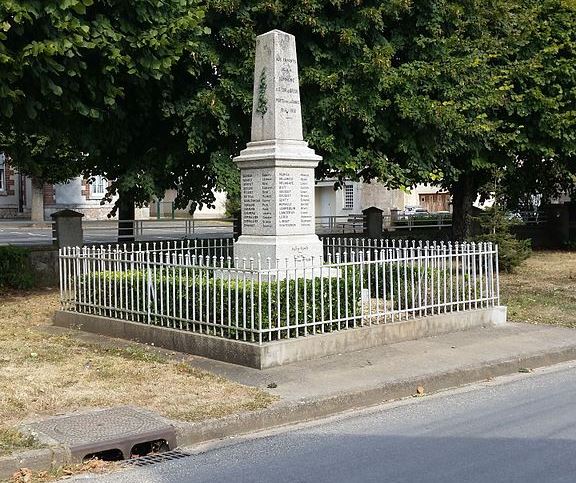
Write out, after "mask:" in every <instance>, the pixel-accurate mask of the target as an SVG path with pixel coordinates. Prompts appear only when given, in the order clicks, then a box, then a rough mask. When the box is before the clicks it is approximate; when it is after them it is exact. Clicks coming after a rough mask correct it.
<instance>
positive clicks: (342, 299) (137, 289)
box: [59, 241, 499, 344]
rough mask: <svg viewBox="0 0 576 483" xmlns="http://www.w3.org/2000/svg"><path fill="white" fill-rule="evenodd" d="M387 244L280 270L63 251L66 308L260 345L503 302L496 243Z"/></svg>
mask: <svg viewBox="0 0 576 483" xmlns="http://www.w3.org/2000/svg"><path fill="white" fill-rule="evenodd" d="M225 243H228V242H227V241H226V242H223V243H222V247H224V246H225ZM383 245H384V246H379V245H378V243H375V244H374V246H371V247H369V248H366V247H356V248H354V249H352V248H350V245H349V244H348V245H347V244H346V243H344V244H343V245H342V246H341V247H340V248H341V249H340V248H338V250H336V248H337V247H336V246H333V247H332V248H333V250H334V251H331V252H328V253H327V256H326V258H325V260H314V259H305V258H297V259H293V260H276V261H275V263H273V261H272V260H270V259H266V260H262V259H251V260H245V259H243V260H239V259H234V258H232V257H230V256H224V255H217V254H216V253H217V251H214V247H207V246H193V247H190V246H188V245H187V244H178V243H169V244H167V245H166V244H163V245H162V246H153V245H152V246H150V245H148V246H145V245H144V246H140V247H135V248H133V249H130V250H122V249H118V248H112V247H110V248H108V247H98V248H97V247H92V248H90V247H84V248H64V249H62V250H61V251H60V262H59V263H60V274H61V275H60V276H61V280H60V288H61V302H62V309H63V310H65V311H72V312H80V313H86V314H94V315H99V316H104V317H110V318H115V319H124V320H130V321H134V322H140V323H144V324H154V325H159V326H162V327H170V328H173V329H178V330H187V331H192V332H196V333H200V334H209V335H212V336H217V337H223V338H230V339H237V340H242V341H247V342H253V343H259V344H261V343H265V342H269V341H274V340H279V339H291V338H297V337H305V336H312V335H314V334H321V333H327V332H333V331H339V330H345V329H349V328H353V327H360V326H366V325H372V324H382V323H388V322H394V321H399V320H406V319H409V318H415V317H424V316H427V315H433V314H440V313H447V312H454V311H463V310H473V309H480V308H485V307H492V306H494V305H497V304H498V303H499V291H498V285H499V280H498V261H497V247H495V246H492V245H491V244H490V243H480V244H467V243H464V244H454V245H452V244H435V243H418V244H416V243H411V242H398V241H397V242H395V243H393V244H392V243H389V244H388V246H386V245H385V244H383ZM226 248H228V247H227V246H226ZM217 249H221V248H217ZM222 249H223V248H222Z"/></svg>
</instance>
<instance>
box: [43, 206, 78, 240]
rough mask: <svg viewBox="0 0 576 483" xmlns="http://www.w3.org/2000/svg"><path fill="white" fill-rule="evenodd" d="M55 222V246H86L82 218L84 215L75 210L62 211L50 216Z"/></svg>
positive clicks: (53, 229)
mask: <svg viewBox="0 0 576 483" xmlns="http://www.w3.org/2000/svg"><path fill="white" fill-rule="evenodd" d="M50 216H51V217H52V219H53V220H54V225H53V228H52V232H53V236H54V238H55V242H54V243H55V244H56V246H57V247H58V248H62V247H81V246H83V245H84V232H83V230H82V218H83V217H84V214H82V213H79V212H77V211H73V210H62V211H57V212H56V213H52V215H50Z"/></svg>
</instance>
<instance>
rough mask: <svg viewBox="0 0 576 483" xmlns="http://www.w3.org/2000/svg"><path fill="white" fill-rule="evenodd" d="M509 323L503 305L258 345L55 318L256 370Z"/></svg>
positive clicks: (80, 317) (79, 317)
mask: <svg viewBox="0 0 576 483" xmlns="http://www.w3.org/2000/svg"><path fill="white" fill-rule="evenodd" d="M505 322H506V307H501V306H499V307H492V308H487V309H479V310H468V311H464V312H450V313H446V314H438V315H431V316H428V317H421V318H416V319H409V320H405V321H400V322H393V323H386V324H378V325H371V326H367V327H359V328H356V329H347V330H340V331H335V332H331V333H328V334H318V335H311V336H308V337H299V338H295V339H287V340H279V341H273V342H266V343H263V344H257V343H249V342H243V341H239V340H234V339H223V338H220V337H214V336H211V335H205V334H196V333H194V332H188V331H185V330H176V329H169V328H166V327H160V326H156V325H148V324H143V323H138V322H130V321H127V320H120V319H110V318H107V317H100V316H97V315H88V314H78V313H74V312H65V311H59V312H56V315H55V316H54V324H55V325H59V326H61V327H70V328H80V329H82V330H86V331H88V332H95V333H97V334H103V335H107V336H111V337H119V338H122V339H128V340H135V341H138V342H143V343H149V344H150V343H154V345H156V346H157V347H164V348H165V349H170V350H175V351H178V352H185V353H189V354H195V355H199V356H203V357H208V358H211V359H216V360H220V361H224V362H231V363H233V364H239V365H242V366H248V367H254V368H256V369H266V368H269V367H275V366H281V365H284V364H289V363H293V362H298V361H307V360H312V359H318V358H321V357H326V356H330V355H334V354H342V353H345V352H354V351H358V350H362V349H367V348H370V347H377V346H379V345H386V344H394V343H396V342H402V341H406V340H414V339H419V338H422V337H430V336H435V335H440V334H446V333H448V332H454V331H458V330H465V329H471V328H473V327H483V326H491V325H501V324H504V323H505Z"/></svg>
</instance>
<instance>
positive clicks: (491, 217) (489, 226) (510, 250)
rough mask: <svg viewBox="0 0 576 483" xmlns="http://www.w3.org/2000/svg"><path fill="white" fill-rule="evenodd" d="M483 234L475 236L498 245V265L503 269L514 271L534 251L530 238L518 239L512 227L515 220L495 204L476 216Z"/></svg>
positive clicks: (476, 238)
mask: <svg viewBox="0 0 576 483" xmlns="http://www.w3.org/2000/svg"><path fill="white" fill-rule="evenodd" d="M476 220H477V221H478V224H479V225H480V228H481V230H482V234H481V235H479V236H477V237H475V238H474V240H473V241H476V242H492V243H496V244H497V245H498V265H499V267H500V270H501V271H504V272H512V271H513V270H514V269H515V268H516V267H517V266H519V265H520V264H521V263H522V262H523V261H524V260H526V259H527V258H529V257H530V254H531V253H532V242H531V241H530V240H518V239H517V238H516V237H515V236H514V235H513V234H512V233H511V232H510V227H511V226H512V225H513V224H515V222H514V220H512V219H509V218H507V216H506V213H505V212H504V211H503V210H502V209H501V208H499V207H498V206H497V205H494V206H493V207H491V208H488V209H487V210H486V211H485V212H484V213H482V214H481V215H480V216H478V217H476Z"/></svg>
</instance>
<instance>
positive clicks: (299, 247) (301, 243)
mask: <svg viewBox="0 0 576 483" xmlns="http://www.w3.org/2000/svg"><path fill="white" fill-rule="evenodd" d="M258 255H260V260H261V264H262V265H261V267H262V268H263V269H266V268H268V258H269V259H270V267H271V268H280V269H284V268H293V267H295V266H296V261H297V259H298V258H299V257H303V258H305V259H308V260H309V259H310V258H313V262H312V261H309V262H307V263H305V264H304V266H306V265H307V264H308V263H310V264H311V265H312V264H313V265H314V266H315V267H319V266H321V265H322V264H323V263H324V249H323V245H322V242H321V241H320V239H319V238H318V236H317V235H241V236H240V237H239V238H238V241H237V242H236V243H235V244H234V257H235V258H238V259H240V262H239V263H240V267H237V268H242V263H243V262H242V259H246V260H247V262H246V263H247V265H246V267H248V266H249V265H248V264H249V261H250V259H251V258H252V259H253V260H254V268H258V267H257V263H258V262H257V257H258ZM277 261H279V264H278V265H277ZM301 263H302V262H299V263H298V268H301V267H302V265H301Z"/></svg>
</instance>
